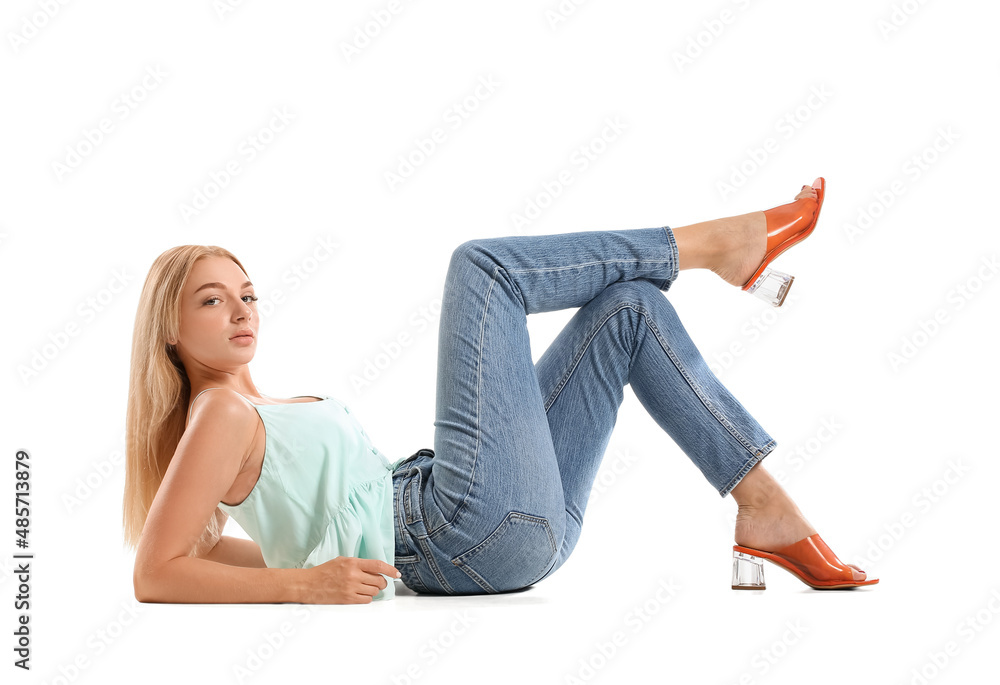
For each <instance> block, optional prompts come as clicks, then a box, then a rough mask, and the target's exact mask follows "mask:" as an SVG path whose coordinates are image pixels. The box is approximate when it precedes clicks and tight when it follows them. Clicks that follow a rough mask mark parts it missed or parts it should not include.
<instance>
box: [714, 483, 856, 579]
mask: <svg viewBox="0 0 1000 685" xmlns="http://www.w3.org/2000/svg"><path fill="white" fill-rule="evenodd" d="M748 479H749V480H748ZM744 486H745V487H744ZM732 495H733V498H734V499H735V500H736V501H737V503H738V505H739V511H738V512H737V514H736V535H735V542H736V544H737V545H740V546H742V547H750V548H752V549H759V550H761V551H762V552H773V551H775V550H777V549H781V548H782V547H787V546H788V545H791V544H793V543H795V542H798V541H799V540H801V539H803V538H807V537H809V536H810V535H815V534H816V529H815V528H813V527H812V526H811V525H809V522H808V521H807V520H806V518H805V517H804V516H803V515H802V512H801V511H799V508H798V507H797V506H796V505H795V502H793V501H792V498H791V497H789V496H788V493H786V492H785V490H784V488H782V487H781V485H780V484H779V483H778V482H777V481H776V480H774V478H773V477H772V476H771V474H769V473H768V472H767V471H765V470H764V469H763V467H762V465H761V464H757V465H755V466H754V467H753V468H752V469H750V471H749V472H748V473H747V475H746V476H744V477H743V479H742V480H741V481H740V482H739V484H737V486H736V487H735V488H733V490H732ZM849 565H850V566H852V568H853V569H854V571H853V573H854V579H855V580H864V579H865V578H866V577H867V576H866V575H865V573H864V572H863V571H861V570H860V569H858V567H857V566H853V565H852V564H849Z"/></svg>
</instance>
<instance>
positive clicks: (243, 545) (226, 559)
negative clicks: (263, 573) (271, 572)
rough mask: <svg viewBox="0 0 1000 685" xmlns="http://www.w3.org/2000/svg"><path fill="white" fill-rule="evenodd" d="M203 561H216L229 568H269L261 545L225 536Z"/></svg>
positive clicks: (204, 556) (205, 555)
mask: <svg viewBox="0 0 1000 685" xmlns="http://www.w3.org/2000/svg"><path fill="white" fill-rule="evenodd" d="M201 558H202V559H208V560H209V561H215V562H218V563H220V564H228V565H229V566H244V567H246V568H267V564H265V563H264V555H263V554H261V552H260V545H258V544H257V543H256V542H254V541H253V540H244V539H243V538H234V537H230V536H229V535H223V536H222V537H221V538H219V542H218V543H217V544H216V545H215V547H213V548H212V549H211V550H210V551H209V552H208V553H207V554H203V555H201Z"/></svg>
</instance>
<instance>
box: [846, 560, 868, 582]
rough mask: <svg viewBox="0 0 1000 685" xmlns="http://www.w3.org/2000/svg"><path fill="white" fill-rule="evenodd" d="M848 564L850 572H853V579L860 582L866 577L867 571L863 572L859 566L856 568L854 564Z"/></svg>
mask: <svg viewBox="0 0 1000 685" xmlns="http://www.w3.org/2000/svg"><path fill="white" fill-rule="evenodd" d="M848 566H850V567H851V573H853V574H854V580H856V581H859V582H860V581H862V580H865V579H866V578H867V577H868V574H867V573H865V572H864V571H862V570H861V569H860V568H858V567H857V566H855V565H854V564H848Z"/></svg>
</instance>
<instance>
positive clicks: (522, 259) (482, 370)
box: [393, 226, 775, 594]
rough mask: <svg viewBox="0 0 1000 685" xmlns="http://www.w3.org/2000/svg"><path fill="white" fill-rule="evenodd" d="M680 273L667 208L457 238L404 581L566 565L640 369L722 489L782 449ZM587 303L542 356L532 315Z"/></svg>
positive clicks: (476, 581) (404, 532)
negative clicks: (690, 308)
mask: <svg viewBox="0 0 1000 685" xmlns="http://www.w3.org/2000/svg"><path fill="white" fill-rule="evenodd" d="M677 275H678V253H677V242H676V240H675V238H674V235H673V232H672V230H671V229H670V228H669V227H666V226H665V227H660V228H641V229H633V230H621V231H589V232H576V233H564V234H558V235H542V236H512V237H505V238H489V239H482V240H470V241H467V242H465V243H463V244H461V245H459V246H458V247H457V248H456V249H455V251H454V253H453V254H452V257H451V262H450V264H449V267H448V273H447V276H446V279H445V286H444V297H443V299H442V308H441V321H440V333H439V341H438V367H437V396H436V411H435V421H434V426H435V434H434V448H433V449H429V448H425V449H422V450H420V451H418V452H417V453H415V454H414V455H412V456H411V457H408V458H407V459H404V460H402V461H401V462H400V463H399V464H398V465H397V467H396V469H395V471H394V472H393V497H394V511H395V516H394V526H395V536H396V550H395V562H394V564H395V566H396V567H397V568H398V569H399V570H400V572H401V574H402V578H401V580H402V581H403V583H404V584H405V585H406V586H407V587H410V588H411V589H413V590H415V591H417V592H423V593H429V594H481V593H495V592H505V591H511V590H516V589H519V588H524V587H527V586H529V585H531V584H533V583H536V582H538V581H539V580H541V579H542V578H545V577H546V576H548V575H550V574H551V573H553V572H554V571H555V570H556V569H558V568H559V567H560V566H561V565H562V564H563V563H564V562H565V561H566V559H567V558H568V557H569V555H570V553H571V552H572V551H573V547H574V546H575V545H576V542H577V540H578V539H579V536H580V529H581V525H582V523H583V516H584V512H585V510H586V507H587V499H588V496H589V494H590V491H591V488H592V487H593V483H594V479H595V477H596V475H597V471H598V467H599V466H600V463H601V459H602V458H603V456H604V452H605V450H606V448H607V445H608V441H609V439H610V436H611V431H612V429H613V428H614V425H615V420H616V418H617V414H618V408H619V406H620V405H621V402H622V400H623V397H624V394H623V393H624V391H623V388H624V386H625V385H626V384H631V386H632V390H633V392H635V395H636V397H637V398H638V399H639V401H640V402H641V403H642V405H643V407H644V408H645V409H646V410H647V411H648V412H649V414H650V415H651V416H652V417H653V419H654V420H655V421H656V422H657V424H659V426H660V427H661V428H663V430H664V431H666V432H667V433H668V434H669V435H670V436H671V438H672V439H673V440H674V441H675V442H676V443H677V445H678V446H679V447H680V448H681V449H682V450H683V451H684V453H685V454H686V455H687V456H688V457H689V458H690V459H691V460H692V461H693V462H694V463H695V465H696V466H697V467H698V468H699V469H700V470H701V472H702V473H703V474H704V476H705V478H706V479H707V480H708V482H709V483H710V484H711V485H712V487H714V488H715V489H716V490H717V491H718V492H719V494H720V495H721V496H723V497H725V496H726V495H727V494H729V491H730V490H731V489H732V488H733V487H734V486H735V485H736V484H737V483H738V482H739V481H740V479H741V478H742V477H743V476H744V475H745V474H746V473H747V471H749V470H750V468H751V467H752V466H753V465H754V464H755V463H757V462H758V461H759V460H760V459H762V458H763V457H764V456H765V455H767V454H768V453H769V452H770V451H771V450H773V449H774V447H775V441H774V440H773V439H772V438H771V436H770V435H768V434H767V432H766V431H765V430H764V429H763V428H762V427H761V426H760V424H758V423H757V421H756V420H755V419H754V418H753V417H752V416H751V415H750V414H749V413H748V412H747V410H746V409H745V408H744V407H743V406H742V405H741V404H740V403H739V401H737V399H736V398H735V397H733V395H732V394H730V393H729V391H728V390H727V389H726V388H725V387H724V386H723V385H722V383H721V382H720V381H719V380H718V379H717V378H716V376H715V375H714V374H713V373H712V371H711V370H710V369H709V367H708V365H707V364H706V362H705V360H704V358H703V357H702V355H701V353H700V352H699V351H698V348H697V347H696V346H695V344H694V343H693V342H692V341H691V338H690V337H689V336H688V334H687V331H686V330H685V329H684V326H683V324H681V321H680V319H679V318H678V316H677V313H676V311H675V310H674V308H673V306H672V305H671V304H670V302H669V300H668V299H667V298H666V297H665V296H664V295H663V292H666V291H667V290H668V289H669V288H670V285H671V284H672V283H673V282H674V280H676V278H677ZM661 291H662V292H661ZM577 307H578V308H579V310H578V311H577V312H576V313H575V314H574V316H573V317H572V319H571V320H570V321H569V323H568V324H567V325H566V327H565V328H564V329H563V330H562V331H561V332H560V333H559V335H558V336H557V337H556V339H555V341H554V342H553V343H552V344H551V346H550V347H549V348H548V349H547V350H546V351H545V353H544V354H543V355H542V356H541V358H540V359H539V360H538V363H537V364H533V363H532V361H531V348H530V345H529V340H528V330H527V327H526V317H527V315H529V314H534V313H536V312H547V311H553V310H557V309H566V308H577Z"/></svg>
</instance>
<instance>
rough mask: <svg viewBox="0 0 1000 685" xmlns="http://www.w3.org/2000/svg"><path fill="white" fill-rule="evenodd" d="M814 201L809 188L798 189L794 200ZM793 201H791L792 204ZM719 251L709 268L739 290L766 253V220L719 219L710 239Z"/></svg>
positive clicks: (759, 215) (755, 215)
mask: <svg viewBox="0 0 1000 685" xmlns="http://www.w3.org/2000/svg"><path fill="white" fill-rule="evenodd" d="M808 197H811V198H816V197H817V194H816V190H815V188H813V187H812V186H802V190H801V191H800V192H799V194H798V195H796V196H795V200H801V199H804V198H808ZM795 200H792V202H794V201H795ZM713 238H714V239H715V240H717V241H718V243H719V245H720V246H721V248H722V249H720V251H719V257H718V260H717V262H716V264H715V266H713V267H712V271H713V272H715V273H716V274H718V275H719V276H720V277H721V278H722V280H724V281H725V282H726V283H729V284H731V285H735V286H740V287H742V286H743V285H744V284H745V283H746V282H747V281H748V280H750V277H751V276H753V274H754V272H755V271H756V270H757V267H758V266H760V263H761V262H762V261H764V254H765V253H766V252H767V219H766V218H765V216H764V212H762V211H760V212H751V213H749V214H741V215H740V216H733V217H728V218H726V219H723V220H722V221H720V222H719V226H718V228H717V234H716V235H715V236H713Z"/></svg>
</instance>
